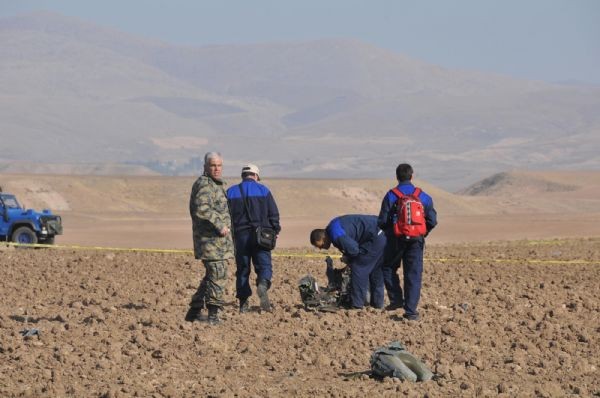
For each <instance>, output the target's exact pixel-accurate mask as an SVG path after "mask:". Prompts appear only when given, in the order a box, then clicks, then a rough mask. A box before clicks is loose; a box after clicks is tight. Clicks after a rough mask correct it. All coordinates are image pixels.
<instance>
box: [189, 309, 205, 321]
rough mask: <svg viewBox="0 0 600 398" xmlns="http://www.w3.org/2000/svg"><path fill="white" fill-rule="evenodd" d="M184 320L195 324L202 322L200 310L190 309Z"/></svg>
mask: <svg viewBox="0 0 600 398" xmlns="http://www.w3.org/2000/svg"><path fill="white" fill-rule="evenodd" d="M185 320H186V321H187V322H195V321H201V320H202V308H200V307H190V309H189V310H188V312H187V314H185Z"/></svg>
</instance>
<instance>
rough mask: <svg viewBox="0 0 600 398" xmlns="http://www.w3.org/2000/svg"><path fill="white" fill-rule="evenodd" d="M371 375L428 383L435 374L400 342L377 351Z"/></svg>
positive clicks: (373, 355)
mask: <svg viewBox="0 0 600 398" xmlns="http://www.w3.org/2000/svg"><path fill="white" fill-rule="evenodd" d="M371 373H372V375H373V376H375V377H380V378H383V377H397V378H398V379H401V380H408V381H428V380H431V378H432V377H433V373H432V372H431V371H430V370H429V369H428V368H427V366H425V364H424V363H423V362H421V361H420V360H418V359H417V358H416V357H415V356H414V355H412V354H411V353H410V352H408V351H406V348H404V345H402V343H400V342H399V341H394V342H392V343H390V345H388V346H387V347H381V348H378V349H376V350H375V352H373V354H372V355H371Z"/></svg>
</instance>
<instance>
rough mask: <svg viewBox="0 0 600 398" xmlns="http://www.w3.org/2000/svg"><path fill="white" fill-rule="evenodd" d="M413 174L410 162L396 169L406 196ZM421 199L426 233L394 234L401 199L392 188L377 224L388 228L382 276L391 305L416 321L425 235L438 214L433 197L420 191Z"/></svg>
mask: <svg viewBox="0 0 600 398" xmlns="http://www.w3.org/2000/svg"><path fill="white" fill-rule="evenodd" d="M412 176H413V168H412V167H411V165H409V164H407V163H402V164H400V165H398V167H397V168H396V179H397V180H398V186H397V189H398V190H399V191H400V192H402V193H403V194H404V195H411V194H413V193H414V192H415V189H416V188H415V186H414V185H413V184H412V182H411V181H412ZM418 198H419V200H420V202H421V203H422V204H423V209H424V211H425V225H426V232H425V234H424V235H423V236H420V237H416V238H411V239H406V238H405V237H397V236H395V235H394V223H395V222H396V217H397V205H398V201H399V198H398V196H397V195H396V194H395V193H394V192H393V191H392V190H390V191H389V192H388V193H387V195H386V196H385V198H383V202H382V203H381V210H380V212H379V217H378V218H377V225H378V226H379V228H381V229H382V230H384V231H385V234H386V236H387V245H386V248H385V255H384V260H383V277H384V280H385V288H386V290H387V292H388V298H389V299H390V306H389V308H390V309H396V308H404V315H403V316H404V318H406V319H408V320H414V321H416V320H418V319H419V312H418V311H417V306H418V304H419V299H420V297H421V279H422V274H423V249H424V248H425V236H427V235H428V234H429V233H430V232H431V230H432V229H433V228H434V227H435V226H436V225H437V214H436V211H435V209H434V207H433V199H431V196H429V195H427V194H426V193H425V192H423V191H421V192H420V193H419V195H418ZM400 261H402V265H403V267H402V271H403V277H404V292H403V291H402V288H401V287H400V278H399V277H398V273H397V271H398V268H400ZM403 293H404V294H403Z"/></svg>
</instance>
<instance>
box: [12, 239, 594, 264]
mask: <svg viewBox="0 0 600 398" xmlns="http://www.w3.org/2000/svg"><path fill="white" fill-rule="evenodd" d="M5 243H6V245H7V246H14V247H46V248H49V249H74V250H102V251H121V252H145V253H174V254H194V251H193V250H187V249H145V248H127V247H105V246H80V245H45V244H40V243H36V244H24V243H14V242H5ZM272 256H273V257H299V258H323V259H324V258H326V257H327V256H330V257H339V256H331V255H328V254H326V253H290V252H283V251H282V252H280V251H276V252H273V253H272ZM425 260H426V261H431V262H441V263H450V262H466V261H469V262H473V263H485V262H494V263H525V264H600V260H581V259H574V260H544V259H510V258H427V257H425Z"/></svg>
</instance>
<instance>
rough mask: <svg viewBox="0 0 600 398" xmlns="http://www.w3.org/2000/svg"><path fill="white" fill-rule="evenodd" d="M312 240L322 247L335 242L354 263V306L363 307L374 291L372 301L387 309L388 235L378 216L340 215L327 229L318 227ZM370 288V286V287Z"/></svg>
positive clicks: (312, 234) (351, 289) (351, 284)
mask: <svg viewBox="0 0 600 398" xmlns="http://www.w3.org/2000/svg"><path fill="white" fill-rule="evenodd" d="M310 243H311V244H312V245H313V246H315V247H317V248H319V249H325V250H327V249H329V247H331V245H332V244H333V246H335V247H336V248H337V249H339V250H340V251H341V252H342V254H343V256H342V261H344V262H346V263H347V264H348V265H349V266H350V270H351V282H350V299H351V305H352V307H353V308H363V306H364V305H365V301H366V298H367V296H368V295H369V290H370V299H369V300H370V302H369V303H367V304H370V305H371V306H372V307H375V308H383V300H384V283H383V271H382V268H381V267H382V263H383V251H384V248H385V244H386V238H385V234H384V233H382V231H381V230H380V229H379V227H378V226H377V217H375V216H367V215H358V214H352V215H345V216H340V217H336V218H334V219H333V220H331V222H330V223H329V225H327V227H326V228H325V229H315V230H313V231H312V232H311V234H310ZM369 288H370V289H369Z"/></svg>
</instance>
